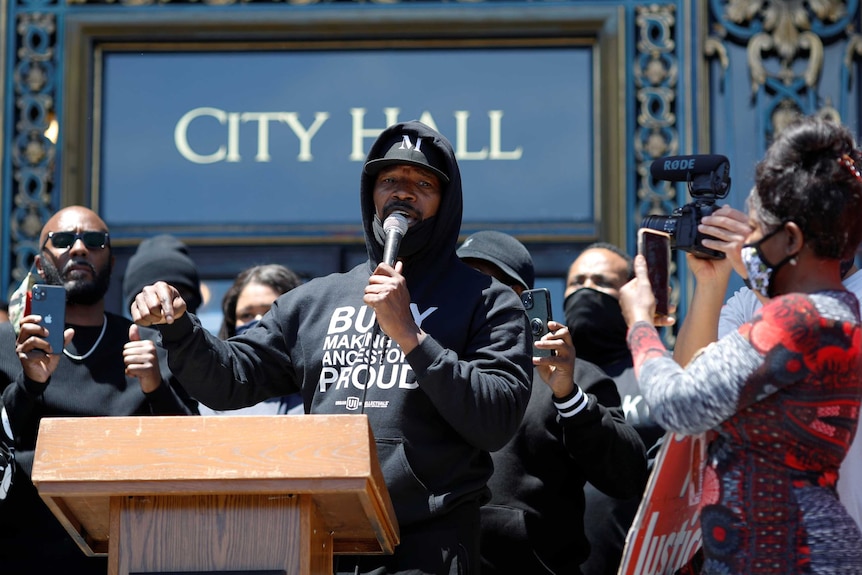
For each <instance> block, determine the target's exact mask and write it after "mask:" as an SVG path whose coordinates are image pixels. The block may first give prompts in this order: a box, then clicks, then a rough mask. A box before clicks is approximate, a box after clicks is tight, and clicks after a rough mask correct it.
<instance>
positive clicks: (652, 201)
mask: <svg viewBox="0 0 862 575" xmlns="http://www.w3.org/2000/svg"><path fill="white" fill-rule="evenodd" d="M635 26H636V29H637V31H638V35H637V43H636V54H635V61H634V63H633V66H632V68H633V72H634V82H635V92H636V98H637V129H636V133H635V138H634V155H635V161H636V168H637V182H636V186H637V187H636V189H637V200H636V211H635V220H636V223H637V224H638V225H639V224H640V222H641V221H642V220H643V218H644V216H647V215H650V214H668V213H670V212H672V211H673V210H674V209H675V208H676V207H677V202H678V198H677V197H676V188H675V187H674V186H673V185H672V184H671V183H670V182H666V181H656V182H653V181H652V178H651V177H650V175H649V167H650V164H652V161H653V160H655V159H656V158H660V157H662V156H668V155H675V154H678V153H679V147H680V138H679V128H678V126H677V121H678V117H677V113H676V92H677V89H678V87H679V86H678V85H679V63H678V60H677V55H676V48H677V46H676V42H675V41H674V32H675V27H676V7H675V5H673V4H665V5H657V4H650V5H646V6H639V7H637V8H636V17H635ZM670 271H671V274H670V277H671V303H672V305H674V306H676V305H677V304H678V303H679V299H680V278H679V269H678V267H677V266H676V265H675V263H674V261H673V260H671V270H670ZM669 331H670V330H668V332H669ZM673 338H674V336H673V334H671V333H666V334H665V339H667V340H669V341H668V343H669V344H670V345H673Z"/></svg>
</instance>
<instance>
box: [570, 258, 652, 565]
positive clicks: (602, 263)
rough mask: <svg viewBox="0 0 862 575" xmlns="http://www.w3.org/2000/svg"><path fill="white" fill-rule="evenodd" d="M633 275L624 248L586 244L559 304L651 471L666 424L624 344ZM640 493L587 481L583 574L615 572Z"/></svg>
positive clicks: (580, 353)
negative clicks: (625, 301) (624, 290)
mask: <svg viewBox="0 0 862 575" xmlns="http://www.w3.org/2000/svg"><path fill="white" fill-rule="evenodd" d="M632 277H634V272H633V267H632V258H631V257H630V256H629V255H628V254H627V253H626V252H624V251H623V250H621V249H620V248H618V247H617V246H615V245H613V244H611V243H607V242H596V243H593V244H590V245H588V246H587V247H586V248H585V249H584V250H583V251H582V252H581V253H580V254H579V255H578V257H577V258H575V260H574V261H573V262H572V264H571V266H569V273H568V276H567V278H566V290H565V298H566V299H565V300H564V302H563V308H564V312H565V314H566V325H567V326H568V328H569V333H570V334H571V337H572V341H573V343H574V346H575V350H576V351H577V356H578V359H579V360H580V359H583V360H587V361H589V362H591V363H594V364H596V365H598V366H599V367H600V368H601V369H602V370H603V371H604V372H605V373H607V374H608V375H609V376H610V377H611V378H613V380H614V383H616V386H617V391H618V392H619V395H620V398H621V400H622V409H623V414H624V415H625V418H626V421H627V422H628V423H629V424H631V425H632V426H633V427H634V428H635V429H636V430H637V432H638V434H639V435H640V437H641V439H642V440H643V443H644V446H645V447H646V449H647V454H648V465H649V469H650V471H651V469H652V462H653V460H654V458H655V456H656V454H657V452H658V446H659V443H660V441H661V438H662V437H663V436H664V434H665V430H664V429H662V427H661V426H660V425H658V423H656V421H655V420H654V419H653V418H652V417H651V416H650V412H649V407H648V406H647V404H646V402H645V401H644V400H643V396H642V395H641V392H640V388H639V387H638V383H637V379H636V378H635V374H634V366H633V363H632V355H631V352H630V351H629V348H628V345H627V344H626V323H625V319H624V318H623V314H622V310H621V309H620V304H619V294H620V291H619V290H620V288H621V287H622V286H623V285H625V284H626V282H628V281H629V280H630V279H631V278H632ZM642 496H643V491H641V492H640V493H637V494H635V495H634V496H631V497H628V498H619V497H612V496H610V495H608V494H607V493H605V492H603V491H602V490H601V489H599V488H598V487H597V486H595V485H593V484H592V483H587V485H586V486H585V487H584V497H585V510H584V524H585V529H586V535H587V539H588V540H589V542H590V549H591V551H590V555H589V557H588V558H587V560H586V561H585V562H584V563H583V564H582V565H581V570H582V571H583V573H584V575H616V573H617V571H618V570H619V566H620V562H621V561H622V556H623V550H624V548H625V541H626V535H627V534H628V531H629V528H630V527H631V525H632V522H633V521H634V518H635V515H636V514H637V510H638V506H639V505H640V503H641V498H642Z"/></svg>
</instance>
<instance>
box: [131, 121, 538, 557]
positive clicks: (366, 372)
mask: <svg viewBox="0 0 862 575" xmlns="http://www.w3.org/2000/svg"><path fill="white" fill-rule="evenodd" d="M462 203H463V198H462V190H461V175H460V171H459V168H458V164H457V162H456V160H455V154H454V151H453V149H452V146H451V144H450V143H449V141H448V140H447V139H446V138H445V137H444V136H442V135H441V134H439V133H438V132H437V131H436V130H433V129H431V128H429V127H428V126H426V125H424V124H422V123H420V122H415V121H411V122H406V123H399V124H394V125H392V126H390V127H389V128H387V129H386V130H384V131H383V132H381V134H380V136H379V137H378V138H377V140H376V141H375V142H374V144H372V146H371V149H370V151H369V154H368V158H367V161H366V163H365V165H364V167H363V171H362V176H361V185H360V204H361V210H362V222H363V227H364V232H365V243H366V247H367V252H368V261H367V262H366V263H363V264H361V265H358V266H357V267H355V268H353V269H352V270H351V271H349V272H346V273H338V274H333V275H330V276H326V277H322V278H315V279H312V280H311V281H309V282H307V283H305V284H303V285H301V286H299V287H296V288H294V289H292V290H291V291H289V292H288V293H286V294H284V295H282V296H280V297H279V298H278V299H277V300H276V301H275V303H274V304H273V306H272V309H270V311H269V312H267V313H266V314H265V315H264V316H263V318H262V319H261V321H260V324H258V325H257V326H255V327H253V328H251V329H249V330H248V331H246V332H245V333H243V334H241V335H238V336H235V337H233V338H231V339H229V340H227V341H222V340H219V339H218V338H216V337H214V336H211V335H210V334H208V333H207V332H206V330H205V329H203V328H202V327H201V325H200V322H199V321H198V320H197V318H195V317H194V315H193V314H189V313H186V309H185V304H184V302H183V300H182V298H181V297H179V293H178V292H177V290H176V289H174V288H173V287H171V286H170V285H169V284H166V283H164V282H160V283H156V284H155V285H152V286H148V287H146V288H144V289H143V291H142V292H141V293H140V294H138V296H137V298H136V299H135V303H134V305H133V306H132V310H131V311H132V317H133V318H134V320H135V321H136V322H138V323H139V324H142V325H156V326H157V327H158V329H159V330H160V331H161V334H162V342H163V345H164V346H165V347H166V348H167V350H168V355H169V363H170V366H171V368H172V369H173V370H174V371H175V373H176V374H177V375H178V377H179V379H180V381H182V382H183V384H184V385H186V386H187V387H188V388H189V391H190V392H191V393H192V395H193V396H194V397H196V398H197V399H198V400H200V401H201V402H203V403H205V404H207V405H208V406H209V407H212V408H216V409H227V408H236V407H243V406H247V405H252V404H254V403H257V402H259V401H261V400H263V399H266V398H268V397H272V396H275V395H284V394H288V393H294V392H301V393H302V396H303V401H304V405H305V410H306V412H308V413H312V414H318V413H328V414H351V413H364V414H365V415H366V416H367V417H368V420H369V423H370V425H371V429H372V431H373V433H374V437H375V439H376V443H377V453H378V458H379V461H380V465H381V468H382V472H383V476H384V479H385V481H386V485H387V487H388V490H389V493H390V496H391V498H392V502H393V506H394V508H395V514H396V516H397V520H398V523H399V526H400V533H401V542H400V544H399V545H398V546H397V547H396V549H395V552H394V554H393V555H389V556H349V555H348V556H338V557H337V558H336V560H337V565H336V572H338V573H351V574H355V573H374V574H383V573H411V574H417V573H435V574H437V573H457V572H461V573H477V572H478V564H479V560H478V559H479V553H478V551H479V507H480V505H481V504H482V503H484V502H486V501H487V499H488V495H489V491H488V487H487V481H488V478H489V477H490V475H491V472H492V463H491V456H490V453H489V452H491V451H494V450H496V449H499V448H501V447H503V446H504V445H505V444H506V443H507V442H508V441H509V439H511V437H512V436H513V435H514V434H515V432H516V431H517V429H518V426H519V425H520V423H521V419H522V417H523V414H524V411H525V409H526V407H527V402H528V400H529V397H530V384H531V379H530V375H529V374H530V372H531V369H532V361H531V346H532V343H531V337H530V332H529V329H528V326H527V317H526V314H525V313H524V308H523V306H522V305H521V302H520V301H519V299H518V297H517V295H516V294H515V293H514V292H513V291H512V290H511V289H509V288H507V287H506V286H503V285H502V284H500V283H499V282H496V281H493V280H492V279H491V278H489V277H488V276H486V275H485V274H482V273H480V272H478V271H476V270H474V269H472V268H470V267H469V266H467V265H466V264H464V263H463V262H461V260H460V259H458V256H457V255H456V253H455V249H456V247H457V243H458V235H459V233H460V227H461V216H462ZM394 212H401V213H402V214H403V215H404V216H406V220H407V222H408V224H409V229H408V230H407V232H406V233H405V234H404V236H403V239H402V241H401V242H400V250H399V252H398V261H397V262H396V263H395V265H394V266H392V265H389V264H388V263H387V262H383V261H381V260H382V259H383V254H384V252H385V249H384V248H385V246H386V244H388V242H387V241H386V240H385V238H386V236H387V234H386V233H385V232H384V231H383V223H384V222H385V221H386V220H387V219H388V218H389V216H390V215H391V214H393V213H394ZM390 245H391V244H390Z"/></svg>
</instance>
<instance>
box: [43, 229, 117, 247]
mask: <svg viewBox="0 0 862 575" xmlns="http://www.w3.org/2000/svg"><path fill="white" fill-rule="evenodd" d="M109 238H110V236H108V232H48V238H47V239H46V240H45V245H48V241H49V240H50V242H51V244H53V246H54V247H55V248H57V249H58V250H65V249H67V248H70V247H72V246H73V245H74V244H75V242H77V241H78V240H82V241H83V242H84V245H85V246H87V247H88V248H90V249H96V248H104V247H105V246H107V245H108V244H109ZM42 247H43V249H44V247H45V246H42Z"/></svg>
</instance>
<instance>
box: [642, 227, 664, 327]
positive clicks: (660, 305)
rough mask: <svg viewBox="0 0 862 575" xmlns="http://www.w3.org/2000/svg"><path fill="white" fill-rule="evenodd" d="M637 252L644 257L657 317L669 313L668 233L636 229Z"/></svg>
mask: <svg viewBox="0 0 862 575" xmlns="http://www.w3.org/2000/svg"><path fill="white" fill-rule="evenodd" d="M638 253H639V254H641V255H642V256H644V258H646V264H647V273H648V275H649V283H650V285H651V286H652V292H653V295H654V296H655V314H656V316H657V317H663V316H667V315H668V314H669V313H670V235H669V234H668V233H667V232H660V231H658V230H651V229H649V228H641V229H639V230H638Z"/></svg>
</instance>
